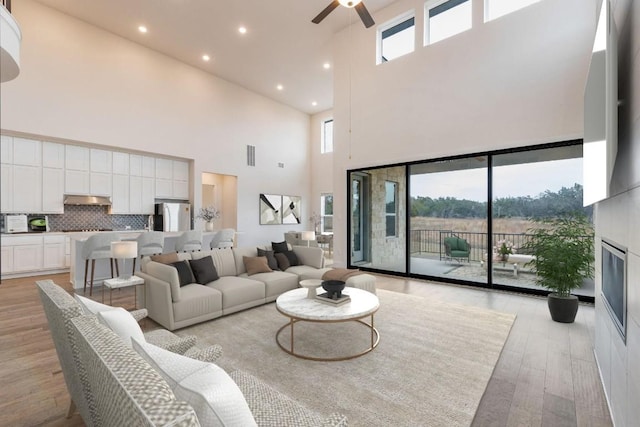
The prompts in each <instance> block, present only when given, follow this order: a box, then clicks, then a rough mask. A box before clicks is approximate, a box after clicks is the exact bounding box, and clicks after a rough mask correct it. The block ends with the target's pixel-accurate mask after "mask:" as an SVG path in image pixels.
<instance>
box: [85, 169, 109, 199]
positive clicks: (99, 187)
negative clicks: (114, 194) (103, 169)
mask: <svg viewBox="0 0 640 427" xmlns="http://www.w3.org/2000/svg"><path fill="white" fill-rule="evenodd" d="M89 182H90V186H89V194H91V195H92V196H111V174H110V173H97V172H91V176H90V179H89Z"/></svg>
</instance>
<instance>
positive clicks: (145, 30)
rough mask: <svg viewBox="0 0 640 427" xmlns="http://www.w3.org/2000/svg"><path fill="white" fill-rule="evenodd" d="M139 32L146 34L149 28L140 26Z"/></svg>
mask: <svg viewBox="0 0 640 427" xmlns="http://www.w3.org/2000/svg"><path fill="white" fill-rule="evenodd" d="M138 31H140V32H141V33H146V32H147V31H148V30H147V27H145V26H144V25H140V26H139V27H138Z"/></svg>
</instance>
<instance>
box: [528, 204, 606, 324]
mask: <svg viewBox="0 0 640 427" xmlns="http://www.w3.org/2000/svg"><path fill="white" fill-rule="evenodd" d="M534 222H536V224H537V226H536V227H534V228H531V229H529V230H528V233H530V239H529V240H528V241H527V242H526V243H525V244H524V245H523V249H525V250H527V251H528V252H529V253H530V254H531V255H533V260H531V261H529V262H528V263H527V265H530V266H532V267H533V268H534V269H535V271H536V283H537V284H538V285H540V286H543V287H545V288H547V289H549V290H550V291H552V292H551V293H550V294H549V295H548V297H547V302H548V305H549V312H550V314H551V318H552V319H553V320H554V321H556V322H562V323H572V322H573V321H574V320H575V318H576V314H577V312H578V297H576V296H575V295H571V290H573V289H577V288H579V287H580V286H581V285H582V281H583V279H584V278H587V277H588V278H593V272H594V270H593V263H594V249H593V239H594V231H593V225H592V224H591V223H590V222H589V220H588V219H587V217H586V216H584V215H582V214H572V215H569V216H564V217H560V218H553V219H536V220H534Z"/></svg>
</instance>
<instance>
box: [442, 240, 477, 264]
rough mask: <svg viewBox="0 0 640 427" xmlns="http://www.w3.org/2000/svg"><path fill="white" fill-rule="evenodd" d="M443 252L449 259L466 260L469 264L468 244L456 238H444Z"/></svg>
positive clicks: (469, 251) (469, 250)
mask: <svg viewBox="0 0 640 427" xmlns="http://www.w3.org/2000/svg"><path fill="white" fill-rule="evenodd" d="M444 252H445V255H446V256H447V257H448V258H449V259H456V260H460V259H464V258H466V259H467V262H470V259H469V255H470V254H471V248H470V246H469V243H468V242H467V241H466V240H465V239H463V238H461V237H458V236H451V237H445V238H444Z"/></svg>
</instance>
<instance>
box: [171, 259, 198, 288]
mask: <svg viewBox="0 0 640 427" xmlns="http://www.w3.org/2000/svg"><path fill="white" fill-rule="evenodd" d="M170 265H172V266H173V267H175V269H176V270H178V280H180V286H184V285H188V284H190V283H193V282H195V280H194V278H193V273H192V272H191V268H190V267H189V263H188V262H187V261H178V262H174V263H172V264H170Z"/></svg>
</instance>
